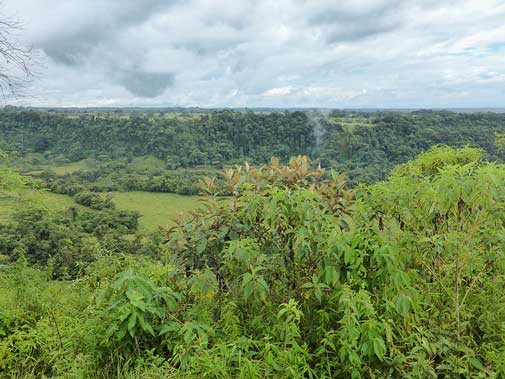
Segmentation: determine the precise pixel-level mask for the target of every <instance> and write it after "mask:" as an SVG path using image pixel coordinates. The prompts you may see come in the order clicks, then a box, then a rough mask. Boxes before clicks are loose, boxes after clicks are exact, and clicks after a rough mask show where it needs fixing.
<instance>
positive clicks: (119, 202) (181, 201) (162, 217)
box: [111, 192, 201, 232]
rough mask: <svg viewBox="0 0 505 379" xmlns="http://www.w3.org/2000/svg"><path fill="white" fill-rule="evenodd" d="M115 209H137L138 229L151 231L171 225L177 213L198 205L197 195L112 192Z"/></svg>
mask: <svg viewBox="0 0 505 379" xmlns="http://www.w3.org/2000/svg"><path fill="white" fill-rule="evenodd" d="M111 195H112V200H113V201H114V203H116V208H117V209H124V210H131V211H139V212H140V213H141V214H142V217H141V218H140V223H139V230H140V231H142V232H153V231H156V230H158V226H160V225H161V226H169V225H173V220H174V219H175V217H176V216H177V214H178V213H181V212H186V211H190V210H192V209H195V208H196V207H198V199H200V198H201V197H198V196H182V195H176V194H173V193H153V192H112V193H111Z"/></svg>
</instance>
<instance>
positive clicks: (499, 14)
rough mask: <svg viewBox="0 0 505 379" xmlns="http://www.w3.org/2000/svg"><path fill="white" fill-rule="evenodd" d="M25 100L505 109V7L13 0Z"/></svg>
mask: <svg viewBox="0 0 505 379" xmlns="http://www.w3.org/2000/svg"><path fill="white" fill-rule="evenodd" d="M3 13H5V14H9V15H11V16H15V17H17V18H19V19H21V20H22V21H23V23H24V24H25V28H26V30H25V37H26V39H27V40H28V41H29V42H30V43H31V44H32V45H33V46H34V47H35V48H36V49H40V51H41V54H42V56H43V57H44V59H45V65H46V69H45V70H44V71H43V72H42V75H41V78H40V79H38V80H37V81H35V82H34V83H33V85H32V87H33V88H31V89H30V91H29V93H30V94H31V95H32V97H31V98H26V99H22V100H19V101H18V102H17V103H18V104H21V105H47V106H130V105H137V106H153V105H154V106H202V107H261V106H267V107H504V106H505V1H497V0H455V1H450V0H424V1H423V0H419V1H415V0H352V1H351V0H338V1H336V0H275V1H272V0H254V1H249V0H4V1H3Z"/></svg>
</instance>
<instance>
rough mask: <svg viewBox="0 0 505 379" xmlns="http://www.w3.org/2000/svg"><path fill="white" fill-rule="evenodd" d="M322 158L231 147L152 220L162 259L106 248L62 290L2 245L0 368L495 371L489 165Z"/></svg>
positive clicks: (499, 263)
mask: <svg viewBox="0 0 505 379" xmlns="http://www.w3.org/2000/svg"><path fill="white" fill-rule="evenodd" d="M330 176H331V178H332V179H325V178H326V177H327V175H324V173H323V171H322V170H321V169H315V170H313V169H311V168H310V165H309V163H308V161H307V159H306V158H303V157H299V158H296V159H293V160H292V161H291V162H290V164H289V165H288V166H280V165H279V163H278V162H277V161H276V160H273V161H272V164H271V165H268V166H264V167H261V168H251V167H249V166H248V165H245V166H243V167H238V168H237V169H233V170H227V171H225V172H224V173H223V181H224V182H225V187H226V189H225V190H226V192H227V193H229V194H231V196H230V197H229V198H225V199H223V198H222V197H218V195H220V194H219V193H217V191H218V189H217V188H218V187H220V186H216V180H215V179H206V180H204V182H203V185H204V186H205V191H206V192H207V193H209V194H212V195H216V197H212V198H211V199H210V200H209V201H208V202H207V203H206V206H205V207H204V208H201V209H199V210H197V211H195V212H194V213H193V214H192V215H190V216H189V217H187V218H186V219H184V220H179V222H178V224H177V225H176V226H175V227H174V228H172V229H171V230H169V231H167V251H166V254H165V255H164V256H163V257H162V258H161V261H160V262H153V261H151V260H150V259H147V258H145V259H142V258H136V259H132V258H128V257H121V256H117V255H116V256H105V257H103V258H100V259H98V260H97V261H95V262H94V263H91V264H90V265H89V266H88V267H87V274H86V275H85V276H83V277H82V278H81V279H80V280H78V281H74V282H61V283H60V284H58V286H64V287H65V289H66V291H67V292H66V295H65V296H63V297H62V298H61V299H59V298H55V299H53V298H52V297H51V296H50V295H48V294H51V293H54V286H56V284H55V282H53V281H48V280H47V279H46V278H44V277H43V273H37V272H36V271H35V272H34V271H33V270H30V269H29V268H27V267H26V263H24V264H23V261H22V260H21V261H18V263H17V266H16V267H13V268H12V267H11V268H10V269H9V270H7V271H6V273H4V275H3V276H2V277H1V278H0V280H1V283H7V284H8V285H7V286H6V287H5V288H6V289H4V290H2V291H3V293H2V295H3V296H2V297H1V299H2V300H1V301H2V304H1V305H5V307H2V309H6V311H3V313H2V314H0V362H6V363H4V364H3V366H0V370H4V371H3V372H4V373H6V375H8V376H9V375H10V376H16V375H17V376H18V377H42V375H45V376H52V377H68V376H69V373H72V375H71V376H74V377H115V376H117V377H139V378H142V377H178V378H180V377H183V378H184V377H187V378H197V377H198V378H199V377H206V378H238V377H240V378H257V377H269V378H285V377H292V378H300V377H306V378H312V377H317V378H440V377H447V378H486V377H488V378H500V377H504V376H505V365H504V363H503V362H505V349H504V346H505V330H504V329H503V322H504V320H505V305H504V304H505V298H504V297H505V292H504V290H503V288H505V258H504V251H505V246H504V242H503V241H505V231H504V222H503V220H504V219H505V214H504V212H505V207H504V205H505V190H504V188H505V168H504V167H503V166H501V165H496V164H492V163H486V162H484V161H483V159H482V157H481V153H480V151H479V150H475V149H460V150H454V149H450V148H435V149H433V150H432V151H430V152H428V153H426V154H423V155H421V156H420V157H419V158H418V159H417V160H415V161H412V162H410V163H408V164H406V165H403V166H399V167H397V169H396V170H395V171H394V172H393V173H392V175H391V178H390V179H389V180H388V181H386V182H383V183H379V184H376V185H374V186H369V187H360V188H359V189H357V190H356V191H355V192H354V193H350V192H348V191H347V190H346V189H345V179H344V177H343V176H337V175H330ZM23 278H30V279H29V281H30V282H32V283H40V284H38V285H37V287H36V288H35V289H33V288H31V289H29V287H28V286H27V284H26V282H23V280H25V279H23ZM23 283H25V284H23ZM0 288H2V287H0ZM32 291H35V292H36V294H35V295H32V294H31V292H32ZM29 296H33V297H29ZM14 304H17V306H16V307H13V305H14ZM56 310H57V311H56ZM69 357H72V358H74V357H75V359H72V360H70V359H69ZM2 359H3V360H2ZM0 373H2V371H0ZM30 375H31V376H30ZM65 375H66V376H65Z"/></svg>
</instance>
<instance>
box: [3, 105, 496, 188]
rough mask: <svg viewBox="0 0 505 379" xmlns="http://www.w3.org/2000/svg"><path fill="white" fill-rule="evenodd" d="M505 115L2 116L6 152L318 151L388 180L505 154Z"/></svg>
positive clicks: (333, 162) (176, 157) (184, 156)
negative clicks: (462, 150) (395, 170)
mask: <svg viewBox="0 0 505 379" xmlns="http://www.w3.org/2000/svg"><path fill="white" fill-rule="evenodd" d="M496 132H505V114H498V113H455V112H448V111H416V112H412V113H394V112H373V113H356V112H354V113H352V112H344V111H333V112H330V113H327V114H322V113H316V112H301V111H290V112H288V111H286V112H271V113H268V112H262V113H259V112H253V111H231V110H225V111H213V112H209V113H205V114H202V113H194V114H190V115H188V114H185V115H184V116H177V114H170V113H160V114H152V113H142V112H130V113H117V112H115V113H114V112H111V113H97V114H93V113H69V112H66V113H61V112H49V111H44V110H17V109H5V110H3V111H1V112H0V150H4V151H16V152H18V153H20V154H28V153H39V154H41V155H43V156H44V157H45V158H48V159H51V157H56V156H58V157H60V158H61V157H63V158H64V159H67V160H68V161H70V162H72V161H78V160H81V159H84V158H94V159H97V160H99V161H109V160H115V159H120V158H127V159H133V158H135V157H140V156H147V155H151V156H154V157H156V158H159V159H161V160H163V161H164V162H166V169H172V170H173V169H177V168H180V167H184V168H191V167H197V166H212V167H217V168H220V167H222V166H225V165H228V164H234V163H242V162H243V161H244V160H247V161H249V162H251V163H254V164H259V163H265V162H268V161H269V160H270V158H271V157H272V156H277V157H279V158H280V159H281V160H282V161H284V162H286V161H287V160H288V159H289V158H290V157H292V156H296V155H300V154H302V155H308V156H309V157H311V158H312V160H313V162H316V163H321V165H322V166H324V167H333V168H336V169H337V170H339V171H347V172H349V174H350V177H351V179H353V180H354V181H356V182H357V181H364V182H373V181H377V180H382V179H385V178H386V176H387V173H388V172H389V170H390V169H391V168H392V167H393V166H395V165H396V164H399V163H403V162H406V161H408V160H410V159H413V158H414V157H415V156H416V155H417V154H419V153H420V152H422V151H425V150H427V149H428V148H430V147H431V146H433V145H437V144H443V145H450V146H456V147H458V146H465V145H469V146H472V147H481V148H483V149H485V151H486V152H487V154H488V158H490V159H491V160H493V159H497V158H498V157H497V155H496V153H495V145H494V138H495V133H496Z"/></svg>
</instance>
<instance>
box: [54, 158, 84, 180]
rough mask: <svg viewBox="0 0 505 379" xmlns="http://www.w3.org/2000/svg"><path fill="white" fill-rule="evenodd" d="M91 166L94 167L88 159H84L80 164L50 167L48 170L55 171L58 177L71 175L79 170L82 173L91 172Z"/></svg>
mask: <svg viewBox="0 0 505 379" xmlns="http://www.w3.org/2000/svg"><path fill="white" fill-rule="evenodd" d="M91 166H92V163H91V162H90V161H89V160H88V159H83V160H81V161H78V162H72V163H69V164H66V165H62V166H50V167H48V168H50V169H51V170H52V171H54V172H55V174H56V175H58V176H63V175H66V174H71V173H73V172H76V171H79V170H80V171H86V170H89V169H90V168H91Z"/></svg>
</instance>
